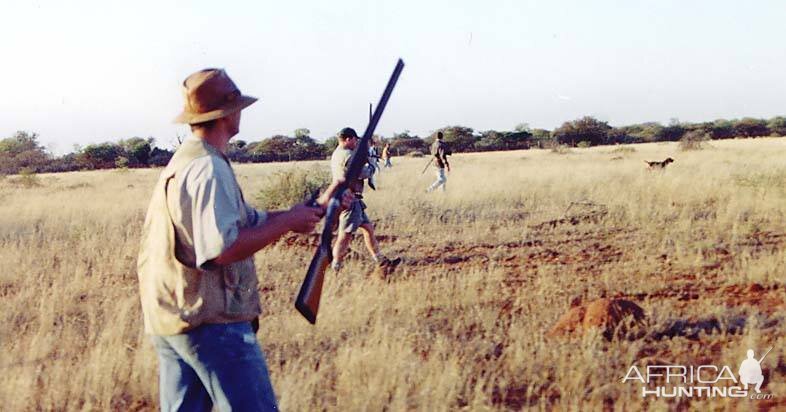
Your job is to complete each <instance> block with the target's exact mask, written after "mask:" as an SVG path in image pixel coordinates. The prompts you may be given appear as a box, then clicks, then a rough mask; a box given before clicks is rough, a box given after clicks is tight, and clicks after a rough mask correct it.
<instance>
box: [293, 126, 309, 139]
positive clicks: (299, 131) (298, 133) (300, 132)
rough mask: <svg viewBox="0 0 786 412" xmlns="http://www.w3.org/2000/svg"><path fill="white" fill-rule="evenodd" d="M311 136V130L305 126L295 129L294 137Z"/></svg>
mask: <svg viewBox="0 0 786 412" xmlns="http://www.w3.org/2000/svg"><path fill="white" fill-rule="evenodd" d="M309 136H311V130H308V129H306V128H305V127H301V128H299V129H295V138H296V139H298V138H301V137H309Z"/></svg>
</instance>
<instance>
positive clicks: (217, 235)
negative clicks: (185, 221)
mask: <svg viewBox="0 0 786 412" xmlns="http://www.w3.org/2000/svg"><path fill="white" fill-rule="evenodd" d="M219 162H220V160H217V159H213V158H211V157H206V158H201V159H197V160H195V161H194V162H193V164H192V165H191V166H192V167H191V168H190V169H189V170H188V171H187V175H186V179H187V184H186V187H187V191H188V194H189V197H190V198H191V220H192V221H191V227H192V228H193V242H194V254H195V260H196V261H195V263H196V266H197V267H199V268H201V269H214V268H215V266H214V265H213V263H212V260H213V259H215V258H217V257H218V256H219V255H221V253H223V252H224V250H226V249H227V248H228V247H229V246H230V245H232V243H234V242H235V240H237V236H238V233H239V231H240V221H241V219H240V218H241V216H240V213H249V211H248V210H239V209H238V205H241V204H245V203H244V202H242V203H241V200H240V199H239V191H238V190H237V188H235V187H234V179H233V178H232V177H231V173H232V171H231V169H229V166H228V165H225V164H224V165H222V164H219ZM224 169H226V170H224ZM227 173H229V175H227ZM254 212H256V211H254Z"/></svg>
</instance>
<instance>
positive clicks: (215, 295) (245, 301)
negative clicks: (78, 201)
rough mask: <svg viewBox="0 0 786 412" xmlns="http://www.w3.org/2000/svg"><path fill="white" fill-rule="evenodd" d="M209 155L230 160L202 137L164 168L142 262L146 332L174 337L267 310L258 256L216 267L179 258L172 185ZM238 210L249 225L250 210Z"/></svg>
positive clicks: (152, 202) (145, 232)
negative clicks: (186, 169) (261, 294)
mask: <svg viewBox="0 0 786 412" xmlns="http://www.w3.org/2000/svg"><path fill="white" fill-rule="evenodd" d="M203 156H216V157H220V158H221V159H222V161H226V159H225V158H224V157H223V156H222V155H221V153H220V152H218V151H217V150H216V149H215V148H213V147H212V146H210V145H208V144H207V143H205V142H203V141H202V140H200V139H188V140H186V141H184V142H183V144H182V145H181V146H180V148H178V149H177V152H175V155H174V156H173V157H172V160H170V161H169V164H168V165H167V167H166V168H165V169H164V171H163V172H161V176H160V177H159V178H158V182H157V183H156V186H155V189H154V191H153V196H152V198H151V199H150V206H149V207H148V209H147V216H146V217H145V224H144V227H143V229H142V240H141V243H140V248H139V259H138V261H137V274H138V276H139V291H140V294H141V298H142V312H143V315H144V322H145V332H146V333H149V334H154V335H174V334H178V333H182V332H185V331H187V330H189V329H193V328H195V327H197V326H199V325H201V324H203V323H231V322H240V321H248V320H251V319H254V318H255V317H257V316H259V314H260V313H261V308H260V305H259V292H258V291H257V284H258V281H257V276H256V270H255V269H254V259H253V257H249V258H247V259H244V260H241V261H238V262H235V263H232V264H230V265H227V266H224V267H221V268H219V269H217V270H215V271H204V270H199V269H196V268H193V267H188V266H185V265H183V264H182V263H181V262H180V261H178V259H177V258H176V257H175V246H176V243H175V242H176V239H175V228H174V226H173V224H172V218H171V216H170V212H169V208H168V207H167V201H166V187H167V185H168V184H169V182H170V180H172V178H173V177H174V176H175V174H177V173H178V172H179V171H180V170H182V169H183V168H184V167H186V166H187V165H188V164H189V163H190V162H191V161H192V160H194V159H197V158H200V157H203ZM238 213H239V215H240V216H241V218H240V219H241V227H244V226H246V225H247V224H248V223H247V217H246V213H243V212H241V211H239V212H238Z"/></svg>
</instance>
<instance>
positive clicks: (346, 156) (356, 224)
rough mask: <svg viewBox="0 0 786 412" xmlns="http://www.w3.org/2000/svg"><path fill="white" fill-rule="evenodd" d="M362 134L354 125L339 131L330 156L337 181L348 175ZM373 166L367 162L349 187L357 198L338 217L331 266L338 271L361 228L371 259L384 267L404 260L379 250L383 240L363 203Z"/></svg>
mask: <svg viewBox="0 0 786 412" xmlns="http://www.w3.org/2000/svg"><path fill="white" fill-rule="evenodd" d="M357 143H358V135H357V133H356V132H355V130H354V129H352V128H351V127H345V128H343V129H341V131H340V132H339V133H338V147H336V150H335V151H333V155H332V156H331V158H330V171H331V173H332V175H333V182H334V184H335V182H336V181H338V180H341V179H343V178H344V174H345V173H346V168H347V166H348V162H349V160H350V158H351V157H352V152H353V150H355V148H356V147H357ZM371 172H372V171H371V166H369V165H366V166H365V168H364V170H363V171H362V172H361V174H360V177H359V178H358V179H357V180H355V181H353V182H348V183H349V190H350V191H351V192H352V194H353V200H352V202H351V204H350V205H349V207H348V208H347V209H346V210H344V211H342V212H341V215H340V216H339V220H338V222H339V223H338V236H337V238H336V243H335V245H334V246H333V262H331V267H332V268H333V270H335V271H337V272H338V271H339V270H341V266H342V261H343V259H344V255H346V253H347V249H349V243H350V242H351V241H352V235H353V234H354V233H355V232H356V231H357V230H358V229H360V232H361V233H362V234H363V241H364V243H365V245H366V248H367V249H368V251H369V253H371V258H372V259H373V260H374V262H376V263H377V265H379V266H380V268H386V269H388V270H387V271H389V270H390V269H392V268H394V267H395V266H397V265H398V264H399V263H401V258H395V259H392V260H391V259H388V258H386V257H385V256H384V255H383V254H382V253H381V252H380V251H379V243H378V242H377V238H376V237H375V236H374V224H373V223H371V220H370V219H369V218H368V215H366V211H365V209H366V204H365V203H364V202H363V185H364V184H363V180H365V179H368V177H369V176H371Z"/></svg>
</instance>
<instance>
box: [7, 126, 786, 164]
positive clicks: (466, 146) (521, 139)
mask: <svg viewBox="0 0 786 412" xmlns="http://www.w3.org/2000/svg"><path fill="white" fill-rule="evenodd" d="M437 132H442V133H443V136H444V139H445V142H446V143H448V145H449V147H450V148H451V150H452V151H453V152H454V153H461V152H482V151H498V150H521V149H530V148H549V147H554V146H560V145H566V146H582V147H587V146H597V145H610V144H629V143H647V142H661V141H680V140H682V141H685V140H690V141H700V140H715V139H730V138H737V137H745V138H750V137H761V136H786V117H782V116H778V117H774V118H771V119H755V118H750V117H746V118H743V119H734V120H726V119H718V120H715V121H712V122H702V123H685V122H680V121H678V120H677V119H672V120H671V121H670V122H669V123H668V124H667V125H662V124H660V123H657V122H647V123H640V124H633V125H629V126H621V127H612V126H610V125H609V124H608V123H607V122H604V121H601V120H598V119H596V118H594V117H591V116H585V117H582V118H580V119H576V120H572V121H568V122H565V123H563V124H562V125H561V126H560V127H558V128H556V129H554V130H546V129H537V128H535V129H532V128H530V127H529V126H528V125H527V124H526V123H521V124H519V125H518V126H516V127H515V128H514V130H510V131H497V130H486V131H476V130H474V129H472V128H470V127H464V126H446V127H443V128H441V129H438V130H436V131H434V133H432V134H431V135H429V136H422V137H421V136H417V135H413V134H411V133H410V132H409V131H404V132H401V133H394V134H393V135H392V136H389V137H384V136H375V140H376V141H377V142H379V143H380V145H384V144H390V150H391V153H392V154H393V155H395V156H402V155H420V154H426V153H428V148H429V146H430V145H431V143H432V142H433V140H434V136H435V135H436V133H437ZM38 137H39V136H38V134H36V133H32V132H26V131H19V132H16V133H15V134H14V135H13V136H11V137H8V138H5V139H2V140H0V174H17V173H49V172H67V171H75V170H95V169H110V168H139V167H158V166H164V165H166V164H167V162H169V159H170V158H171V157H172V154H173V151H171V150H168V149H162V148H159V147H156V146H155V139H154V138H152V137H148V138H141V137H132V138H128V139H121V140H119V141H117V142H105V143H99V144H90V145H87V146H85V147H79V148H75V150H74V151H73V152H71V153H68V154H66V155H63V156H55V155H53V154H52V153H50V152H49V151H47V150H46V149H45V148H44V147H43V146H42V145H41V144H40V142H39V141H38ZM337 144H338V141H337V139H336V137H335V136H332V137H329V138H327V139H325V141H324V142H322V143H320V142H318V141H316V140H315V139H314V138H312V137H311V132H310V131H309V130H308V129H306V128H300V129H297V130H295V131H294V132H293V136H285V135H276V136H272V137H269V138H266V139H262V140H260V141H256V142H246V141H244V140H232V141H231V142H230V144H229V148H228V150H227V156H228V157H229V158H230V160H232V161H234V162H238V163H261V162H286V161H293V160H317V159H324V158H325V157H327V156H329V155H330V153H331V152H332V151H333V150H334V149H335V148H336V146H337Z"/></svg>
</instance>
